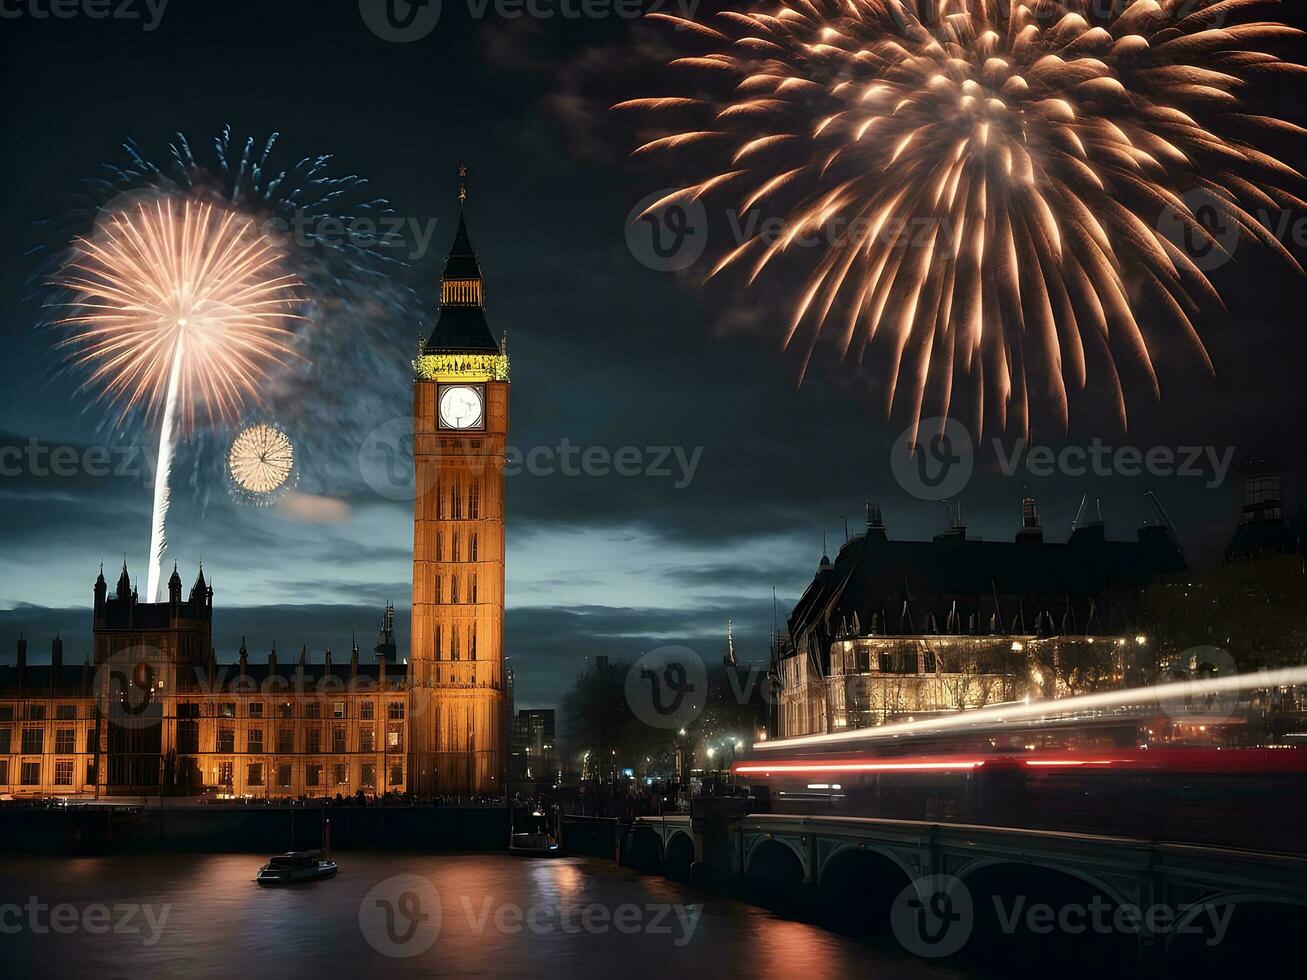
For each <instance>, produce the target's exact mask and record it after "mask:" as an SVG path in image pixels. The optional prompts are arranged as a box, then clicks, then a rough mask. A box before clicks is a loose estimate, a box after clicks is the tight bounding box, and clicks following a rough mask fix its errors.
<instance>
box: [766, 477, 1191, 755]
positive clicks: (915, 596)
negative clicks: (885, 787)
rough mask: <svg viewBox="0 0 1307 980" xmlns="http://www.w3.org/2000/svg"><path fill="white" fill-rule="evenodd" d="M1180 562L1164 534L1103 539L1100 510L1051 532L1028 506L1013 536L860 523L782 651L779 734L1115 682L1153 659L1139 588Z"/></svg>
mask: <svg viewBox="0 0 1307 980" xmlns="http://www.w3.org/2000/svg"><path fill="white" fill-rule="evenodd" d="M1183 568H1184V560H1183V557H1182V556H1181V554H1180V550H1179V548H1178V546H1177V545H1176V543H1175V540H1174V537H1173V536H1172V535H1171V533H1170V532H1169V530H1168V529H1166V528H1165V527H1163V526H1160V525H1152V526H1147V527H1145V528H1143V529H1141V531H1140V532H1139V536H1138V539H1137V540H1136V541H1128V542H1120V541H1108V540H1107V539H1106V538H1105V536H1104V534H1103V526H1102V523H1101V521H1095V522H1090V523H1086V524H1084V525H1082V526H1080V527H1077V528H1076V530H1075V531H1073V533H1072V535H1071V538H1070V540H1069V541H1067V542H1065V543H1058V544H1053V543H1047V542H1045V541H1044V540H1043V531H1042V529H1041V528H1040V526H1039V519H1038V514H1037V512H1036V510H1035V506H1034V501H1032V500H1027V501H1026V502H1025V505H1024V514H1023V526H1022V527H1021V529H1020V531H1019V532H1018V535H1017V538H1016V540H1015V541H980V540H977V539H969V538H967V536H966V529H965V528H963V527H960V526H954V527H952V528H950V529H949V530H948V531H947V532H945V533H943V534H941V535H938V536H937V537H936V538H935V539H934V540H933V541H894V540H890V539H889V538H888V536H887V535H886V533H885V527H884V524H883V522H882V520H881V517H880V513H879V511H878V510H877V509H876V508H873V507H871V506H870V505H869V506H868V514H867V529H866V532H865V533H863V534H859V535H856V536H855V537H853V538H851V539H850V540H849V541H847V542H846V543H845V545H844V546H843V547H842V548H841V549H840V551H839V554H838V556H837V557H836V559H835V561H834V562H832V561H831V560H830V559H829V558H827V557H824V556H823V557H822V560H821V563H820V565H819V566H818V569H817V574H816V576H815V577H814V578H813V581H812V583H811V584H810V585H809V586H808V588H807V590H805V592H804V594H803V596H802V597H801V598H800V600H799V602H798V604H797V605H796V606H795V608H794V611H793V612H792V613H791V615H790V618H789V624H788V625H789V632H788V634H787V637H786V638H783V641H782V644H781V648H780V649H779V651H778V656H777V658H776V664H775V671H776V676H777V681H778V689H777V698H776V701H777V710H776V714H775V717H774V719H773V723H772V727H773V734H774V735H778V736H780V737H783V738H789V737H795V736H800V735H812V734H817V733H821V732H828V731H836V730H842V729H855V728H865V727H868V726H871V725H878V724H882V723H884V722H887V721H891V720H897V719H903V718H908V717H915V716H919V715H925V714H929V713H932V712H950V711H959V710H965V709H971V708H979V707H984V706H986V705H992V704H999V703H1002V702H1005V701H1014V700H1019V699H1023V698H1027V697H1031V698H1052V697H1063V696H1067V695H1071V694H1079V693H1086V692H1089V691H1097V690H1106V689H1110V688H1114V687H1120V686H1122V685H1123V684H1126V683H1130V682H1132V681H1139V680H1140V679H1141V676H1135V675H1136V674H1137V673H1138V671H1139V670H1140V668H1141V665H1143V664H1147V663H1148V662H1149V658H1148V651H1149V638H1148V637H1147V636H1146V635H1145V634H1144V632H1141V627H1140V624H1139V621H1138V608H1137V607H1138V596H1139V591H1140V589H1141V588H1142V586H1143V585H1144V584H1146V583H1147V582H1148V581H1150V580H1151V579H1152V578H1153V577H1155V576H1158V575H1162V574H1165V573H1167V572H1173V571H1178V570H1180V569H1183Z"/></svg>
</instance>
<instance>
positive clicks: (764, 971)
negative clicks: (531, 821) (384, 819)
mask: <svg viewBox="0 0 1307 980" xmlns="http://www.w3.org/2000/svg"><path fill="white" fill-rule="evenodd" d="M336 858H337V860H338V861H339V862H340V865H341V870H340V873H339V874H338V875H337V876H336V877H335V878H333V879H329V880H325V881H319V882H312V883H307V884H301V885H295V886H292V887H288V888H278V889H270V888H260V887H259V886H257V885H255V884H254V883H253V881H252V878H253V875H254V872H255V871H256V869H257V868H258V865H259V864H260V863H262V862H261V860H260V859H259V858H258V857H257V856H254V855H249V854H227V855H187V856H177V855H167V856H114V857H102V858H77V859H53V858H29V857H18V858H15V857H13V856H4V857H2V858H0V963H3V964H4V971H3V972H4V973H5V975H7V976H11V977H25V976H61V977H81V976H86V977H97V978H109V977H114V976H138V977H155V976H165V977H187V978H202V977H223V978H227V977H243V978H248V980H254V978H256V977H260V976H290V977H309V976H312V977H339V976H350V977H356V978H358V980H363V978H364V977H368V976H371V975H382V976H405V977H407V976H468V975H480V976H504V975H513V976H544V977H566V978H569V980H583V978H585V977H587V975H589V976H608V975H612V974H619V975H621V976H623V977H627V978H631V977H672V978H677V980H680V978H683V977H699V976H711V977H731V976H748V977H786V978H792V977H801V978H802V980H817V978H823V977H854V976H857V977H871V976H878V977H892V978H898V977H940V978H949V977H956V976H959V975H960V974H958V973H957V972H956V971H952V970H949V969H946V968H943V967H940V966H938V965H935V964H931V963H928V962H925V961H921V960H917V959H914V958H912V957H909V956H907V955H906V954H903V953H901V952H899V951H898V950H897V949H896V948H889V947H882V946H869V945H865V944H862V943H859V942H856V941H854V940H851V939H847V938H844V937H841V936H838V935H835V934H832V933H830V932H827V931H825V930H823V929H820V928H818V927H816V926H812V925H807V924H804V923H800V922H793V921H789V920H785V919H781V918H778V917H776V916H774V915H772V914H771V913H769V912H766V911H764V910H762V909H758V908H754V907H753V906H749V905H745V904H741V903H739V902H735V901H732V900H729V899H723V898H716V897H713V896H706V895H701V894H699V893H697V892H693V891H691V890H689V889H687V888H683V887H681V886H679V885H676V884H674V883H671V882H668V881H666V880H664V879H662V878H657V877H644V876H641V875H638V874H635V873H634V872H631V871H627V870H625V869H622V868H618V867H616V866H614V865H612V864H610V863H608V862H605V861H600V860H597V859H590V858H576V857H564V858H556V859H553V860H531V859H524V858H515V857H509V856H507V855H488V854H396V853H358V852H348V853H344V852H342V853H340V854H339V855H336Z"/></svg>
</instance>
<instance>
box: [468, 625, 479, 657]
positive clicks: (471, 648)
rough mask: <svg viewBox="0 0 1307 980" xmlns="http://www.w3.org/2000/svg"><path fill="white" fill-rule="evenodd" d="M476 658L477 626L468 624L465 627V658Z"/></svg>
mask: <svg viewBox="0 0 1307 980" xmlns="http://www.w3.org/2000/svg"><path fill="white" fill-rule="evenodd" d="M476 658H477V628H476V627H475V626H469V627H468V628H467V659H468V660H475V659H476Z"/></svg>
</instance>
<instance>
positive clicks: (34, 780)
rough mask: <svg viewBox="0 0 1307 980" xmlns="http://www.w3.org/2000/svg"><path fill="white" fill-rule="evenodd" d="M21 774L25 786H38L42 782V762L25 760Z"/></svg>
mask: <svg viewBox="0 0 1307 980" xmlns="http://www.w3.org/2000/svg"><path fill="white" fill-rule="evenodd" d="M21 775H22V781H23V785H24V786H36V785H37V784H38V783H40V782H41V763H39V762H24V763H23V768H22V773H21Z"/></svg>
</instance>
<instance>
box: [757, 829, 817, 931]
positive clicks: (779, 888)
mask: <svg viewBox="0 0 1307 980" xmlns="http://www.w3.org/2000/svg"><path fill="white" fill-rule="evenodd" d="M806 877H807V864H806V862H805V861H804V857H803V853H802V852H801V851H799V849H798V848H796V847H795V846H794V844H793V843H791V842H790V841H788V840H785V839H784V838H780V837H763V838H761V839H760V840H758V841H756V842H755V843H754V845H753V846H752V847H751V848H750V849H749V853H748V854H747V855H746V861H745V866H744V882H745V888H746V890H747V891H748V892H749V895H750V897H751V898H752V899H753V900H754V901H755V902H757V903H758V904H759V905H763V906H765V907H767V908H770V909H774V910H777V911H780V912H791V911H793V910H794V909H795V908H796V907H797V905H798V900H799V890H800V888H801V887H802V886H803V882H804V880H805V878H806Z"/></svg>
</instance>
